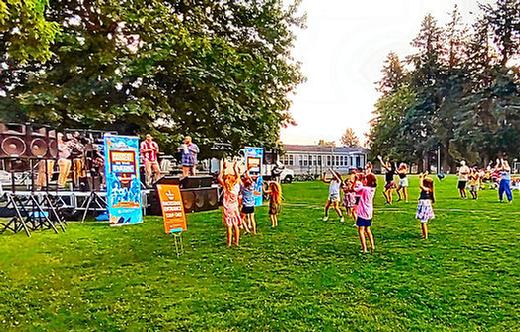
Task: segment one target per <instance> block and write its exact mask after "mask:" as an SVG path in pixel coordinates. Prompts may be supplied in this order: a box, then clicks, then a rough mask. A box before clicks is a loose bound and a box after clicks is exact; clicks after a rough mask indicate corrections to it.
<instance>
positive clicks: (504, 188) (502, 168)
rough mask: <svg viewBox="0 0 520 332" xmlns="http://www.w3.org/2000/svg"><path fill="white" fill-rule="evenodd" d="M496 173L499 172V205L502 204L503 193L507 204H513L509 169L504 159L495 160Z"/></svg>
mask: <svg viewBox="0 0 520 332" xmlns="http://www.w3.org/2000/svg"><path fill="white" fill-rule="evenodd" d="M495 167H496V169H497V171H499V172H500V182H499V185H498V199H499V200H500V203H502V202H504V193H505V194H506V197H507V200H508V201H509V203H511V202H513V193H512V192H511V167H510V166H509V163H508V162H507V160H505V159H503V158H502V159H497V164H496V166H495Z"/></svg>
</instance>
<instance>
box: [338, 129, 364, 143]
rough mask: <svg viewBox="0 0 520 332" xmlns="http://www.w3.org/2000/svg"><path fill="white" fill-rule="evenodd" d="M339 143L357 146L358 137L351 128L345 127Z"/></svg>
mask: <svg viewBox="0 0 520 332" xmlns="http://www.w3.org/2000/svg"><path fill="white" fill-rule="evenodd" d="M341 144H343V146H348V147H357V146H359V144H360V143H359V137H357V135H356V133H355V132H354V130H353V129H352V128H347V129H346V130H345V133H344V134H343V136H341Z"/></svg>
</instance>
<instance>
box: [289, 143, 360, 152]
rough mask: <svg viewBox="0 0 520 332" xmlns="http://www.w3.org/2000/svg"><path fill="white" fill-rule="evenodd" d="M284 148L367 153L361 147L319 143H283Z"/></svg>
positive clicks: (303, 150) (306, 150)
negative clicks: (331, 145)
mask: <svg viewBox="0 0 520 332" xmlns="http://www.w3.org/2000/svg"><path fill="white" fill-rule="evenodd" d="M284 149H285V151H286V152H327V153H332V152H335V153H341V152H343V153H352V152H360V153H367V152H368V150H367V149H365V148H362V147H360V146H359V147H347V146H342V147H328V146H321V145H294V144H286V145H284Z"/></svg>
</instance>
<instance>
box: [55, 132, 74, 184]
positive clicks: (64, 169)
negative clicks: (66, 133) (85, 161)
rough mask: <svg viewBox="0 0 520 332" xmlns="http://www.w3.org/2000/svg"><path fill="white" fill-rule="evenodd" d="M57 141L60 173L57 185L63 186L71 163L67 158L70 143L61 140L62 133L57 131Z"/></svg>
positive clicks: (69, 153) (68, 156)
mask: <svg viewBox="0 0 520 332" xmlns="http://www.w3.org/2000/svg"><path fill="white" fill-rule="evenodd" d="M57 141H58V167H59V169H60V175H59V176H58V187H59V188H65V185H66V184H67V179H68V178H69V174H70V167H71V165H72V161H71V160H70V159H69V158H70V155H71V148H70V145H69V144H68V143H67V142H65V141H63V134H62V133H58V135H57Z"/></svg>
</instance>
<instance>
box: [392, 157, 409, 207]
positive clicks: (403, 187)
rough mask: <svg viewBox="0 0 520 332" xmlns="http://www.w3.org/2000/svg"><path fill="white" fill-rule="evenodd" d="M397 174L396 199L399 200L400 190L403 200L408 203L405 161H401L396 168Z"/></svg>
mask: <svg viewBox="0 0 520 332" xmlns="http://www.w3.org/2000/svg"><path fill="white" fill-rule="evenodd" d="M397 175H398V176H399V184H398V186H397V190H396V191H395V192H396V193H397V201H398V202H399V201H400V200H401V191H402V194H403V196H402V198H404V201H405V202H406V203H408V166H407V165H406V164H405V163H401V164H400V165H399V168H398V169H397Z"/></svg>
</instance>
